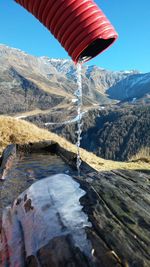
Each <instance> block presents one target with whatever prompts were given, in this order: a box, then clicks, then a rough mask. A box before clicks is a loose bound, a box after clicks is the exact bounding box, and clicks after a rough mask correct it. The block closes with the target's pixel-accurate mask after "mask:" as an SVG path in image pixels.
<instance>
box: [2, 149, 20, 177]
mask: <svg viewBox="0 0 150 267" xmlns="http://www.w3.org/2000/svg"><path fill="white" fill-rule="evenodd" d="M15 157H16V146H15V145H9V146H7V148H6V149H5V150H4V151H3V154H2V157H1V160H0V180H4V179H5V177H6V175H7V172H8V170H10V169H11V167H12V164H13V160H14V158H15Z"/></svg>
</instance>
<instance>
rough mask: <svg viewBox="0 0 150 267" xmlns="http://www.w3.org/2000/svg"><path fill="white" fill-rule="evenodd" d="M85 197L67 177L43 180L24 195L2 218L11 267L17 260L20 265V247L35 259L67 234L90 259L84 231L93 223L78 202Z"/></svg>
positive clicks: (89, 246)
mask: <svg viewBox="0 0 150 267" xmlns="http://www.w3.org/2000/svg"><path fill="white" fill-rule="evenodd" d="M84 195H85V191H83V190H82V189H81V188H80V185H79V184H78V183H77V182H76V181H74V180H73V179H72V177H70V176H68V175H65V174H57V175H54V176H50V177H48V178H45V179H42V180H40V181H38V182H36V183H34V184H33V185H32V186H31V187H30V188H29V189H27V190H26V191H25V192H24V193H22V194H21V195H20V196H19V197H18V199H17V200H16V201H15V202H14V205H13V207H12V208H9V209H8V208H7V209H6V210H5V213H4V215H3V229H4V232H5V237H6V240H7V246H9V250H10V251H11V254H10V262H11V264H12V265H11V266H15V262H16V261H17V262H18V259H20V261H21V253H22V252H21V247H24V248H25V252H26V255H27V256H30V255H36V252H37V251H38V250H39V249H40V248H41V247H43V246H44V245H46V244H47V243H48V242H49V241H50V240H52V239H53V238H55V237H58V236H64V235H67V234H70V235H71V236H72V238H73V241H74V245H75V246H76V247H78V248H79V249H80V250H81V251H82V252H84V253H85V254H86V255H87V256H88V255H89V256H90V253H91V250H92V248H91V244H90V242H89V240H88V239H87V236H86V232H85V229H84V228H85V227H91V223H90V222H89V221H88V217H87V215H86V214H85V213H84V212H83V211H82V206H81V205H80V202H79V200H80V198H81V197H82V196H84ZM10 216H11V220H10ZM22 237H24V242H23V243H24V244H22V241H21V238H22ZM3 246H4V247H6V244H3ZM22 266H23V265H22Z"/></svg>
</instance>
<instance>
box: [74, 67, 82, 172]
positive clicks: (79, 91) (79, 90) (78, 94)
mask: <svg viewBox="0 0 150 267" xmlns="http://www.w3.org/2000/svg"><path fill="white" fill-rule="evenodd" d="M81 70H82V68H81V64H80V63H78V64H77V86H78V88H77V90H76V91H75V93H74V95H75V96H76V97H77V117H78V120H77V143H76V146H77V170H78V176H80V165H81V162H82V161H81V156H80V144H81V139H82V138H81V134H82V76H81Z"/></svg>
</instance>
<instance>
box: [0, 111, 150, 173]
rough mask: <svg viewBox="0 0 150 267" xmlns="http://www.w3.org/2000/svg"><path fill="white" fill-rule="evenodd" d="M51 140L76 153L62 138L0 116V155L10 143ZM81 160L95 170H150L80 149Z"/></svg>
mask: <svg viewBox="0 0 150 267" xmlns="http://www.w3.org/2000/svg"><path fill="white" fill-rule="evenodd" d="M44 140H52V141H54V142H57V143H59V145H60V146H62V147H63V148H65V149H66V150H68V151H71V152H74V153H76V152H77V148H76V146H75V145H73V144H71V143H70V142H68V141H66V140H65V139H64V138H62V137H60V136H58V135H56V134H54V133H51V132H49V131H47V130H44V129H40V128H38V127H37V126H35V125H34V124H32V123H29V122H26V121H24V120H17V119H15V118H12V117H8V116H0V153H1V152H2V151H3V149H4V148H5V147H6V146H7V145H8V144H10V143H18V144H27V143H29V142H38V141H44ZM80 152H81V157H82V160H84V161H85V162H87V163H88V164H89V165H90V166H92V167H93V168H95V169H96V170H112V169H145V170H147V169H150V164H149V163H146V162H142V163H141V162H135V163H133V162H129V163H126V162H115V161H111V160H105V159H102V158H99V157H97V156H96V155H94V154H93V153H89V152H87V151H86V150H84V149H80Z"/></svg>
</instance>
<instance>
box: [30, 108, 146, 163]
mask: <svg viewBox="0 0 150 267" xmlns="http://www.w3.org/2000/svg"><path fill="white" fill-rule="evenodd" d="M56 119H57V120H59V118H56ZM27 120H28V121H30V122H32V123H35V124H37V125H38V126H40V127H46V128H47V129H49V130H50V131H53V132H55V133H57V134H59V135H61V136H63V137H64V138H66V139H67V140H69V141H70V142H72V143H73V144H75V143H76V139H77V136H76V131H77V123H76V122H72V123H68V124H63V125H61V124H59V123H58V124H53V123H48V124H47V122H48V121H54V118H53V115H51V116H49V115H46V114H40V115H39V116H38V115H35V116H29V117H28V118H27ZM57 120H56V121H57ZM82 122H83V125H82V129H83V132H82V140H81V147H82V148H84V149H86V150H88V151H90V152H93V153H95V154H96V155H97V156H100V157H103V158H105V159H111V160H121V161H126V160H129V159H131V158H132V157H133V156H134V155H136V154H137V153H139V152H140V151H141V149H144V148H145V149H146V148H148V147H150V105H145V106H140V105H135V106H131V105H128V106H127V105H125V106H124V107H115V108H107V109H103V110H97V109H95V110H94V109H93V110H90V111H88V112H86V113H84V114H83V118H82ZM146 156H147V157H149V152H148V153H147V154H146Z"/></svg>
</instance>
